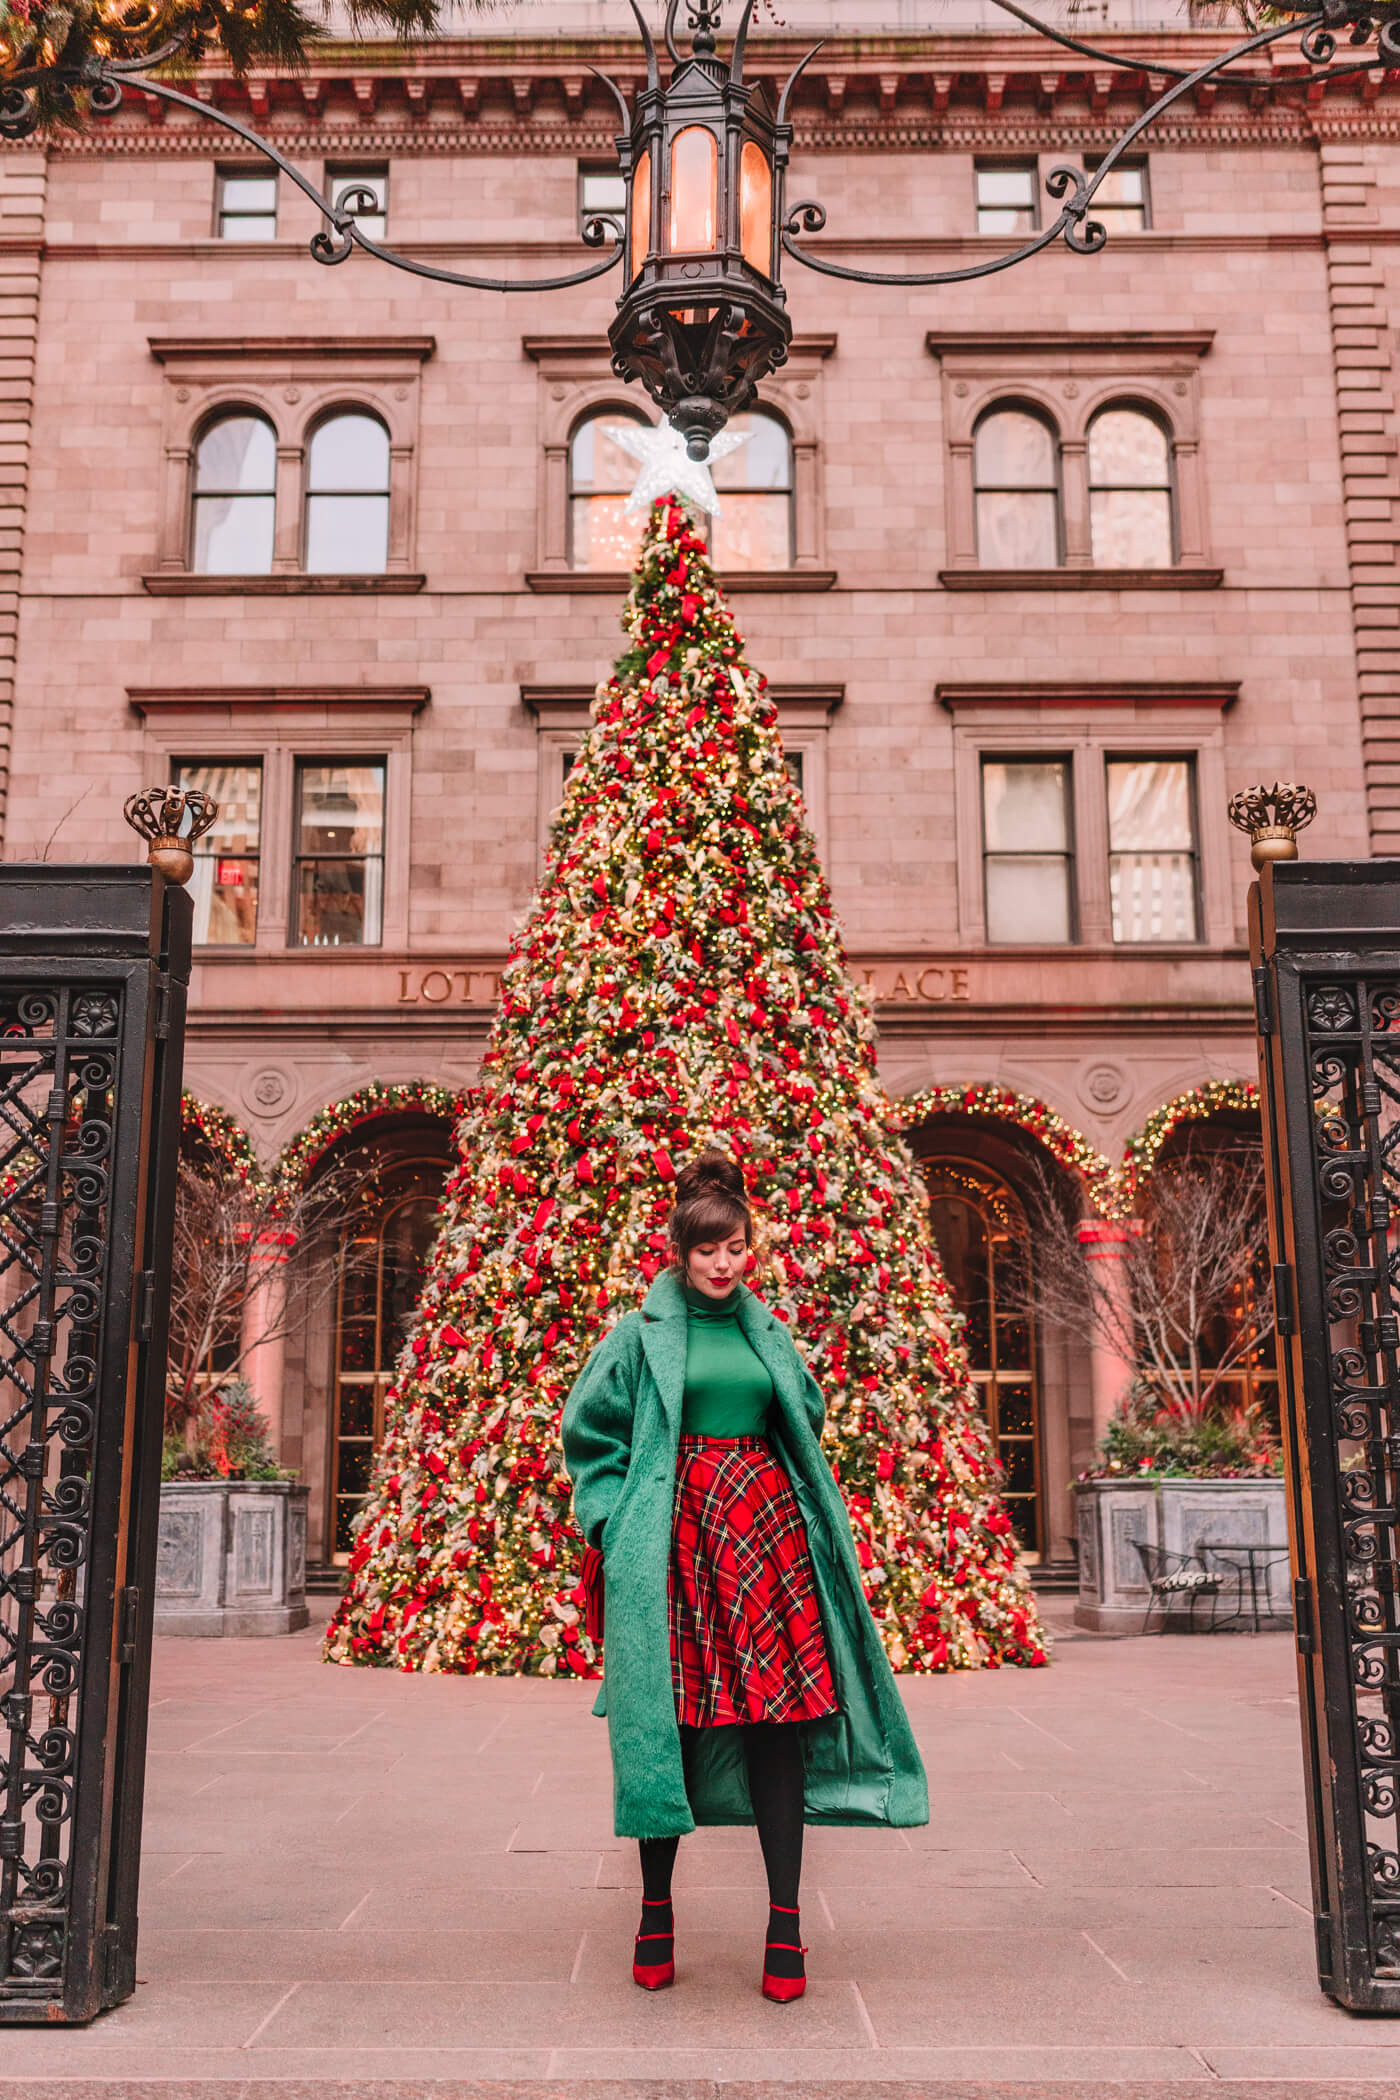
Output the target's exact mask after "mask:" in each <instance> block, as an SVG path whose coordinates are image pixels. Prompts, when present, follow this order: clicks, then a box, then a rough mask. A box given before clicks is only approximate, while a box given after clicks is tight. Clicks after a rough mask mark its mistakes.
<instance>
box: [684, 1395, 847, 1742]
mask: <svg viewBox="0 0 1400 2100" xmlns="http://www.w3.org/2000/svg"><path fill="white" fill-rule="evenodd" d="M670 1622H671V1682H672V1685H673V1687H674V1689H675V1694H676V1718H677V1719H678V1720H679V1722H680V1723H681V1725H682V1727H685V1728H723V1727H729V1726H733V1725H734V1724H736V1723H738V1722H741V1721H817V1720H820V1719H821V1717H822V1716H823V1715H824V1714H834V1713H835V1712H836V1711H837V1710H838V1702H837V1698H836V1687H835V1685H834V1683H833V1682H832V1676H831V1664H830V1662H829V1661H828V1659H827V1652H826V1640H825V1638H824V1636H823V1633H822V1622H821V1612H820V1609H819V1607H818V1604H817V1590H816V1584H815V1582H814V1581H813V1579H812V1562H811V1558H810V1556H809V1554H808V1551H807V1534H806V1531H805V1530H804V1528H803V1524H802V1512H801V1511H800V1510H799V1509H798V1507H797V1500H796V1497H795V1496H794V1494H793V1492H792V1488H791V1486H790V1485H789V1482H788V1478H787V1475H786V1474H785V1473H784V1471H783V1469H782V1467H781V1466H780V1465H779V1464H778V1463H777V1461H776V1459H775V1458H774V1457H773V1454H772V1452H771V1450H770V1449H769V1447H768V1442H767V1439H766V1438H764V1437H706V1436H683V1437H682V1438H681V1444H680V1456H679V1459H678V1460H677V1464H676V1508H675V1518H674V1522H673V1524H672V1529H671V1579H670Z"/></svg>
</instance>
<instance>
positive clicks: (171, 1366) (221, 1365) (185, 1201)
mask: <svg viewBox="0 0 1400 2100" xmlns="http://www.w3.org/2000/svg"><path fill="white" fill-rule="evenodd" d="M375 1179H376V1177H375V1173H374V1170H373V1169H372V1168H365V1167H363V1166H357V1165H356V1164H354V1163H353V1162H347V1163H345V1164H342V1165H339V1166H332V1167H331V1168H330V1169H329V1170H327V1171H326V1172H324V1173H322V1174H320V1175H319V1176H318V1177H317V1179H316V1180H315V1181H314V1182H313V1183H311V1184H310V1185H309V1186H307V1187H297V1186H294V1185H290V1184H288V1183H285V1182H281V1181H269V1180H266V1179H264V1178H263V1177H261V1176H258V1175H246V1176H245V1175H242V1174H240V1173H238V1172H237V1171H235V1170H232V1169H230V1168H228V1167H226V1166H225V1165H223V1164H222V1163H210V1164H205V1163H203V1162H195V1161H190V1160H183V1161H182V1162H181V1164H180V1172H179V1181H178V1186H177V1191H176V1200H175V1236H174V1247H173V1250H172V1261H171V1277H170V1348H169V1357H168V1368H167V1372H166V1415H167V1420H168V1422H169V1423H170V1425H171V1427H172V1428H174V1427H176V1426H180V1427H183V1429H184V1431H185V1434H186V1436H187V1437H188V1436H191V1435H192V1434H193V1425H194V1422H195V1420H196V1418H197V1416H198V1414H199V1411H200V1408H201V1406H204V1405H207V1404H208V1402H209V1401H210V1400H211V1399H212V1398H213V1397H214V1395H215V1394H217V1393H219V1392H221V1391H222V1390H223V1389H224V1387H226V1386H228V1385H231V1384H232V1383H233V1382H234V1381H235V1380H237V1379H240V1378H242V1377H244V1376H245V1375H246V1369H247V1364H248V1358H249V1356H250V1354H251V1353H252V1351H253V1350H254V1349H255V1348H259V1347H262V1346H263V1345H265V1344H267V1343H269V1342H276V1341H281V1340H285V1339H286V1338H288V1337H289V1336H291V1335H293V1334H297V1333H300V1332H301V1330H302V1329H303V1328H305V1327H306V1326H307V1325H308V1324H309V1323H310V1322H311V1321H312V1320H313V1319H314V1318H315V1317H316V1316H317V1315H318V1314H319V1313H320V1312H321V1310H322V1309H323V1308H324V1306H325V1305H326V1304H327V1302H328V1300H329V1299H330V1298H331V1296H332V1294H333V1293H334V1292H335V1290H336V1289H337V1287H338V1285H339V1284H340V1282H341V1280H342V1278H343V1277H344V1276H346V1275H347V1274H348V1273H351V1272H352V1271H353V1270H355V1269H357V1268H359V1267H361V1266H362V1265H363V1257H362V1256H360V1255H357V1254H356V1253H355V1252H354V1247H355V1241H354V1237H353V1236H352V1235H351V1234H350V1233H349V1232H348V1231H347V1230H346V1227H347V1226H348V1224H349V1223H350V1221H351V1220H352V1218H353V1216H354V1213H355V1211H356V1210H357V1209H358V1208H362V1207H364V1206H366V1204H367V1202H368V1200H369V1199H370V1197H371V1195H372V1192H373V1189H374V1186H375ZM283 1258H285V1267H284V1266H283ZM284 1278H285V1279H287V1281H286V1282H284V1281H283V1279H284ZM255 1298H260V1303H259V1304H258V1307H257V1314H258V1317H257V1319H256V1320H255V1321H250V1320H247V1319H245V1313H246V1312H247V1310H248V1309H249V1308H250V1306H251V1305H252V1303H253V1300H254V1299H255Z"/></svg>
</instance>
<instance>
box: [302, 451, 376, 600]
mask: <svg viewBox="0 0 1400 2100" xmlns="http://www.w3.org/2000/svg"><path fill="white" fill-rule="evenodd" d="M388 558H389V433H388V431H387V430H386V429H385V428H384V425H383V424H382V423H381V422H380V420H379V418H378V417H377V416H368V415H365V414H364V413H363V412H362V411H359V410H351V411H350V412H348V413H347V414H344V415H337V416H329V417H328V418H327V419H326V421H325V422H324V423H321V424H318V426H317V428H316V430H315V432H314V433H313V435H312V439H311V446H310V451H309V453H308V456H307V463H306V567H307V571H308V573H309V574H310V575H313V576H368V575H379V574H381V573H382V571H383V570H384V568H385V567H386V566H387V563H388Z"/></svg>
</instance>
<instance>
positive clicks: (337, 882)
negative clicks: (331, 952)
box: [297, 860, 383, 948]
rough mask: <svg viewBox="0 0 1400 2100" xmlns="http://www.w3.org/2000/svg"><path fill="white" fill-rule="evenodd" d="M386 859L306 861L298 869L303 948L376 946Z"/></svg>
mask: <svg viewBox="0 0 1400 2100" xmlns="http://www.w3.org/2000/svg"><path fill="white" fill-rule="evenodd" d="M382 895H383V863H382V862H380V861H377V860H314V861H302V862H301V863H300V865H299V867H298V869H297V940H298V943H299V945H300V946H301V947H303V948H355V947H365V946H373V945H374V943H375V942H377V941H378V940H379V939H380V937H381V901H382Z"/></svg>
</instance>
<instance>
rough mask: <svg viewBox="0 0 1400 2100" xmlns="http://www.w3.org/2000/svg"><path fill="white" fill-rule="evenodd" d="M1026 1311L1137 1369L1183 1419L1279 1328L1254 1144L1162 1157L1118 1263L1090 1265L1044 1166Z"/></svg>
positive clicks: (1198, 1414) (1211, 1405)
mask: <svg viewBox="0 0 1400 2100" xmlns="http://www.w3.org/2000/svg"><path fill="white" fill-rule="evenodd" d="M1030 1207H1031V1216H1032V1232H1031V1248H1032V1259H1031V1261H1030V1263H1029V1265H1028V1267H1027V1269H1026V1272H1025V1277H1024V1281H1023V1285H1022V1298H1023V1309H1024V1310H1025V1311H1026V1312H1028V1313H1030V1314H1032V1315H1033V1316H1034V1317H1036V1318H1037V1319H1039V1320H1041V1321H1044V1322H1048V1323H1050V1324H1052V1325H1055V1326H1059V1327H1063V1328H1065V1329H1067V1330H1069V1331H1070V1332H1077V1333H1081V1334H1086V1335H1088V1336H1090V1337H1091V1338H1092V1339H1093V1340H1094V1341H1095V1342H1097V1343H1098V1344H1099V1346H1100V1347H1102V1348H1104V1349H1105V1350H1107V1351H1109V1352H1111V1353H1112V1354H1113V1355H1114V1356H1117V1357H1119V1358H1121V1360H1122V1361H1123V1362H1124V1363H1125V1364H1128V1365H1132V1366H1134V1367H1135V1368H1136V1369H1137V1370H1138V1371H1139V1372H1140V1373H1141V1374H1142V1375H1143V1377H1144V1378H1145V1380H1146V1382H1147V1383H1148V1384H1149V1385H1150V1386H1151V1387H1152V1389H1153V1390H1154V1391H1155V1392H1156V1393H1157V1394H1158V1396H1159V1399H1160V1402H1161V1405H1162V1406H1163V1407H1164V1408H1166V1409H1168V1410H1169V1411H1170V1412H1171V1413H1172V1414H1173V1415H1175V1416H1176V1417H1177V1419H1178V1420H1179V1421H1181V1422H1183V1423H1189V1422H1193V1421H1198V1420H1200V1419H1201V1418H1202V1417H1203V1416H1204V1415H1205V1414H1207V1413H1209V1412H1210V1411H1212V1410H1213V1409H1218V1407H1219V1405H1220V1402H1221V1399H1222V1397H1223V1393H1224V1391H1225V1390H1226V1386H1225V1381H1226V1380H1227V1379H1228V1377H1229V1375H1230V1373H1231V1372H1233V1371H1235V1370H1237V1369H1238V1368H1239V1366H1240V1365H1241V1364H1242V1363H1243V1362H1244V1361H1245V1359H1246V1358H1247V1357H1248V1355H1249V1354H1250V1352H1251V1351H1252V1350H1256V1349H1257V1348H1258V1347H1259V1346H1260V1345H1261V1344H1262V1343H1264V1342H1267V1340H1268V1338H1269V1336H1270V1335H1271V1334H1272V1333H1273V1328H1274V1309H1273V1298H1272V1292H1271V1290H1270V1288H1269V1278H1268V1269H1267V1265H1266V1262H1265V1260H1264V1258H1263V1254H1264V1247H1265V1218H1264V1174H1263V1161H1262V1157H1261V1156H1260V1154H1259V1152H1258V1150H1257V1149H1250V1150H1240V1149H1231V1150H1229V1151H1219V1150H1205V1149H1197V1148H1188V1149H1187V1150H1186V1151H1184V1152H1182V1153H1181V1154H1179V1155H1178V1156H1177V1157H1176V1158H1174V1159H1169V1160H1163V1161H1159V1163H1158V1165H1157V1167H1156V1169H1155V1171H1154V1173H1153V1174H1152V1176H1151V1178H1150V1180H1149V1181H1148V1182H1147V1184H1146V1187H1145V1190H1144V1193H1143V1198H1142V1202H1141V1205H1140V1208H1139V1212H1138V1215H1137V1216H1136V1217H1135V1218H1133V1219H1131V1220H1129V1221H1128V1227H1129V1230H1128V1236H1127V1238H1126V1239H1125V1240H1124V1241H1123V1243H1122V1245H1121V1246H1118V1247H1115V1249H1114V1252H1113V1256H1112V1257H1110V1258H1108V1259H1104V1260H1089V1259H1086V1258H1085V1250H1084V1248H1083V1247H1082V1246H1081V1244H1080V1239H1079V1220H1078V1219H1077V1218H1076V1217H1074V1216H1072V1215H1071V1214H1070V1213H1069V1212H1068V1211H1067V1210H1066V1208H1065V1206H1064V1203H1063V1201H1062V1200H1061V1197H1060V1194H1059V1192H1058V1190H1057V1189H1056V1188H1055V1187H1054V1185H1053V1184H1052V1183H1051V1182H1050V1180H1049V1178H1048V1176H1046V1174H1045V1173H1044V1171H1043V1170H1042V1171H1041V1175H1040V1182H1039V1187H1038V1189H1037V1190H1036V1192H1035V1194H1034V1195H1033V1197H1032V1201H1031V1206H1030Z"/></svg>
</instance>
